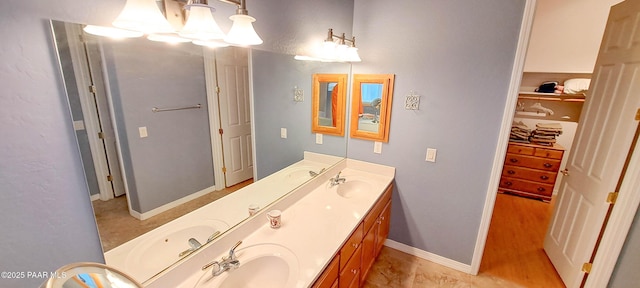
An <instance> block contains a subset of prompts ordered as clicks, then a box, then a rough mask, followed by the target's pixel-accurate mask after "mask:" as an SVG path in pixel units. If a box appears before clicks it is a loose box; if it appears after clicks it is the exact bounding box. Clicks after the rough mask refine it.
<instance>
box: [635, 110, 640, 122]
mask: <svg viewBox="0 0 640 288" xmlns="http://www.w3.org/2000/svg"><path fill="white" fill-rule="evenodd" d="M636 121H640V108H638V110H636Z"/></svg>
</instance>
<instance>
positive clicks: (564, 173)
mask: <svg viewBox="0 0 640 288" xmlns="http://www.w3.org/2000/svg"><path fill="white" fill-rule="evenodd" d="M560 173H562V175H564V176H569V169H564V170H562V171H560Z"/></svg>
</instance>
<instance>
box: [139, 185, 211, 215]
mask: <svg viewBox="0 0 640 288" xmlns="http://www.w3.org/2000/svg"><path fill="white" fill-rule="evenodd" d="M215 190H216V189H215V186H211V187H208V188H205V189H202V190H200V191H198V192H196V193H193V194H190V195H188V196H185V197H182V198H180V199H178V200H175V201H173V202H169V203H167V204H164V205H162V206H160V207H158V208H156V209H153V210H151V211H149V212H145V213H140V212H137V211H133V210H131V209H129V214H130V215H131V216H133V217H135V218H137V219H139V220H147V219H149V218H151V217H153V216H156V215H158V214H160V213H162V212H165V211H167V210H169V209H171V208H175V207H177V206H179V205H180V204H184V203H187V202H189V201H191V200H193V199H196V198H198V197H201V196H204V195H207V194H209V193H211V192H213V191H215Z"/></svg>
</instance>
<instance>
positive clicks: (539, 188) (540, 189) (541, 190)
mask: <svg viewBox="0 0 640 288" xmlns="http://www.w3.org/2000/svg"><path fill="white" fill-rule="evenodd" d="M545 190H547V189H544V188H542V187H538V192H544V191H545Z"/></svg>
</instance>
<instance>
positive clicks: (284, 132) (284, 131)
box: [280, 128, 287, 139]
mask: <svg viewBox="0 0 640 288" xmlns="http://www.w3.org/2000/svg"><path fill="white" fill-rule="evenodd" d="M280 138H282V139H286V138H287V128H280Z"/></svg>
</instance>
